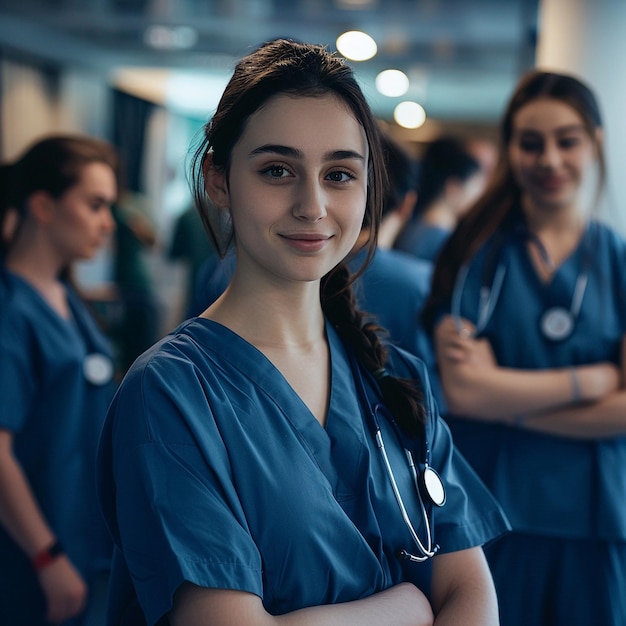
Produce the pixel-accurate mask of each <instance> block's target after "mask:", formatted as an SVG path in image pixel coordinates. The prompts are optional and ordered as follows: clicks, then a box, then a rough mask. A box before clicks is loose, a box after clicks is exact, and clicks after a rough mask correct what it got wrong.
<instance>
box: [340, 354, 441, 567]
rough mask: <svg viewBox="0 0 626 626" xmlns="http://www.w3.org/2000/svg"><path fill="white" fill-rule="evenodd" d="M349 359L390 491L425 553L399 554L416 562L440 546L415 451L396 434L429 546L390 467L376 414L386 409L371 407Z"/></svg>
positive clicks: (430, 555) (358, 376)
mask: <svg viewBox="0 0 626 626" xmlns="http://www.w3.org/2000/svg"><path fill="white" fill-rule="evenodd" d="M350 358H351V361H352V368H353V370H354V372H355V376H356V378H357V387H358V393H359V397H360V401H361V406H363V407H364V408H365V414H366V419H367V421H368V422H369V423H370V429H371V431H372V435H373V437H374V440H375V442H376V447H377V448H378V450H379V451H380V455H381V458H382V460H383V465H384V467H385V472H386V474H387V477H388V479H389V482H390V485H391V490H392V492H393V495H394V498H395V500H396V503H397V505H398V508H399V510H400V513H401V516H402V519H403V521H404V523H405V525H406V527H407V530H408V531H409V533H410V535H411V538H412V539H413V541H414V543H415V545H416V546H417V548H418V550H419V551H420V552H421V554H422V556H417V555H414V554H411V553H409V552H408V551H406V550H400V551H399V556H400V558H402V559H405V560H409V561H411V562H416V563H421V562H424V561H426V560H428V559H429V558H431V557H433V556H434V555H435V554H436V552H437V550H438V549H439V546H433V543H434V541H433V533H432V526H431V523H430V520H429V518H428V511H427V509H426V505H425V503H424V500H423V498H422V495H421V491H420V488H419V479H418V475H417V469H416V467H415V459H414V458H413V454H412V453H411V451H410V450H408V449H407V448H406V446H405V445H403V444H402V443H401V438H400V437H399V436H398V433H396V438H397V440H398V442H399V444H400V446H401V448H402V450H403V451H404V454H405V456H406V457H407V460H408V465H409V469H410V472H411V479H412V483H413V485H414V486H415V491H416V493H417V498H418V501H419V506H420V510H421V514H422V519H423V520H424V525H425V529H426V533H427V536H428V539H427V542H426V545H424V543H423V542H422V541H421V539H420V537H419V535H418V533H417V531H416V530H415V527H414V526H413V522H412V521H411V518H410V516H409V514H408V511H407V509H406V505H405V504H404V500H403V498H402V494H401V493H400V489H399V487H398V483H397V481H396V477H395V474H394V471H393V468H392V467H391V462H390V460H389V456H388V454H387V450H386V448H385V442H384V439H383V434H382V428H381V426H380V422H379V421H378V417H377V415H376V412H377V410H378V409H379V408H382V409H384V407H383V406H382V405H380V404H376V405H375V406H372V404H371V403H370V402H369V400H368V398H367V393H366V392H365V383H364V381H363V377H362V374H361V371H360V369H359V364H358V363H357V362H356V357H354V355H353V354H351V355H350ZM388 421H390V420H388ZM391 425H392V426H393V427H394V430H396V429H397V428H398V427H397V424H395V423H392V424H391ZM425 449H426V459H425V464H426V466H427V467H429V459H428V455H429V446H428V443H427V442H426V443H425ZM442 489H443V483H442Z"/></svg>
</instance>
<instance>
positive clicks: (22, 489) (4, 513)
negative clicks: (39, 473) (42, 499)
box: [0, 443, 55, 557]
mask: <svg viewBox="0 0 626 626" xmlns="http://www.w3.org/2000/svg"><path fill="white" fill-rule="evenodd" d="M0 447H1V448H2V449H1V450H0V523H1V524H2V526H3V527H4V528H5V529H6V531H7V532H8V534H9V535H10V536H11V538H12V539H13V540H14V541H15V542H16V543H17V544H18V545H19V546H20V548H22V550H24V552H25V553H26V554H27V555H28V556H29V557H33V556H34V555H35V554H37V553H38V552H39V551H41V550H43V549H45V548H47V547H48V546H50V545H51V544H52V543H53V542H54V539H55V537H54V534H53V532H52V531H51V529H50V528H49V526H48V524H47V523H46V521H45V520H44V518H43V515H42V514H41V511H40V509H39V506H38V504H37V502H36V500H35V497H34V496H33V493H32V490H31V488H30V485H29V484H28V481H27V479H26V477H25V475H24V472H23V471H22V468H21V467H20V465H19V464H18V462H17V461H16V459H15V458H14V456H13V454H12V453H11V452H10V450H8V449H7V446H6V445H2V444H1V443H0Z"/></svg>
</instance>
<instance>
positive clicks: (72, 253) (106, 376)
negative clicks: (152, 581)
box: [0, 136, 117, 626]
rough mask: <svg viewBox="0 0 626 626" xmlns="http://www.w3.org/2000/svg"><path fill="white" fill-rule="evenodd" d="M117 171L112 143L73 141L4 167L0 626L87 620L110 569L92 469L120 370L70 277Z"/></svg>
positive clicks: (111, 193) (100, 237) (95, 232)
mask: <svg viewBox="0 0 626 626" xmlns="http://www.w3.org/2000/svg"><path fill="white" fill-rule="evenodd" d="M115 168H116V159H115V155H114V153H113V151H112V149H111V148H110V146H108V145H107V144H104V143H101V142H99V141H96V140H93V139H91V138H83V137H74V136H71V137H66V136H55V137H50V138H46V139H44V140H41V141H39V142H38V143H36V144H34V145H33V146H31V147H30V148H29V149H28V150H27V151H26V152H25V153H24V154H23V156H21V157H20V158H19V159H18V160H17V161H15V162H14V163H12V164H10V165H4V166H3V167H2V177H1V178H2V185H1V186H0V192H1V194H0V207H1V211H0V218H1V219H0V222H1V223H2V235H3V236H2V244H1V247H0V251H1V259H2V265H1V268H0V398H2V408H1V409H0V555H1V556H0V623H1V624H7V625H9V624H10V625H11V626H38V625H44V624H61V623H62V624H72V625H74V624H80V623H82V621H81V618H82V617H84V615H85V607H86V606H87V605H88V604H89V598H90V591H91V590H90V586H91V585H92V583H93V582H94V581H95V578H96V575H97V574H98V572H101V571H103V570H105V569H106V568H107V567H108V566H109V562H110V558H111V550H112V545H111V541H110V539H109V538H108V536H107V532H106V527H105V526H104V523H103V522H102V518H101V515H100V512H99V509H98V503H97V498H96V489H95V485H96V480H95V459H96V450H97V443H98V438H99V434H100V430H101V427H102V423H103V421H104V416H105V414H106V409H107V406H108V404H109V402H110V400H111V398H112V395H113V391H114V389H113V383H112V373H113V368H112V360H111V354H110V350H109V346H108V342H107V341H106V339H105V337H104V336H103V335H102V333H101V332H100V330H99V329H98V327H97V325H96V323H95V321H94V320H93V318H92V317H91V315H90V314H89V312H88V310H87V308H86V306H85V305H84V304H83V302H82V301H81V299H80V297H79V295H78V294H77V292H76V291H75V290H74V289H73V287H72V285H71V283H70V282H69V281H68V280H67V275H68V274H69V270H70V267H71V265H72V263H73V262H75V261H77V260H80V259H89V258H91V257H92V256H93V255H94V254H95V253H96V252H97V251H98V249H99V248H100V247H101V246H102V245H103V244H104V242H105V241H106V240H107V238H108V236H109V235H110V234H111V232H112V229H113V227H114V224H113V220H112V217H111V212H110V205H111V203H112V202H113V200H114V199H115V195H116V193H117V185H116V175H115ZM72 618H73V619H72Z"/></svg>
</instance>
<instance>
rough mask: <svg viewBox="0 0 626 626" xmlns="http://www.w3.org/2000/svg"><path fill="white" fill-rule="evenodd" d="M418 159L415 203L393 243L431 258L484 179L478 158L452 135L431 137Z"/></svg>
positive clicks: (399, 248)
mask: <svg viewBox="0 0 626 626" xmlns="http://www.w3.org/2000/svg"><path fill="white" fill-rule="evenodd" d="M419 161H420V168H419V185H418V197H417V203H416V205H415V209H414V211H413V215H412V217H411V220H410V221H409V222H408V223H407V224H406V226H405V227H404V229H403V230H402V232H401V233H400V234H399V236H398V238H397V239H396V244H395V247H396V248H397V249H398V250H402V251H404V252H408V253H409V254H412V255H414V256H416V257H417V258H419V259H424V260H426V261H431V262H432V261H435V259H436V258H437V255H438V254H439V250H440V249H441V246H442V245H443V243H444V242H445V241H446V239H447V238H448V236H449V235H450V233H451V232H452V230H453V229H454V227H455V226H456V223H457V220H458V219H459V217H461V215H463V214H464V213H465V211H467V209H468V208H469V207H470V206H471V204H472V202H474V200H475V199H476V198H477V197H478V196H479V195H480V193H481V192H482V191H483V189H484V184H485V179H484V176H483V173H482V170H481V164H480V162H479V161H478V160H477V159H476V158H475V157H474V156H472V155H471V154H470V152H469V151H468V149H467V147H466V146H465V142H463V141H462V140H461V139H457V138H455V137H440V138H438V139H435V140H433V141H432V142H430V143H429V144H428V146H427V147H426V149H425V151H424V153H423V155H422V156H421V158H420V160H419Z"/></svg>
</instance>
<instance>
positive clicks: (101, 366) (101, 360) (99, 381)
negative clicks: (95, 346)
mask: <svg viewBox="0 0 626 626" xmlns="http://www.w3.org/2000/svg"><path fill="white" fill-rule="evenodd" d="M83 372H84V374H85V378H86V379H87V380H88V381H89V382H90V383H91V384H92V385H105V384H106V383H108V382H109V381H110V380H111V379H112V378H113V362H112V361H111V359H110V358H109V357H108V356H106V355H105V354H100V353H98V352H93V353H91V354H88V355H87V356H86V357H85V360H84V361H83Z"/></svg>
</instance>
